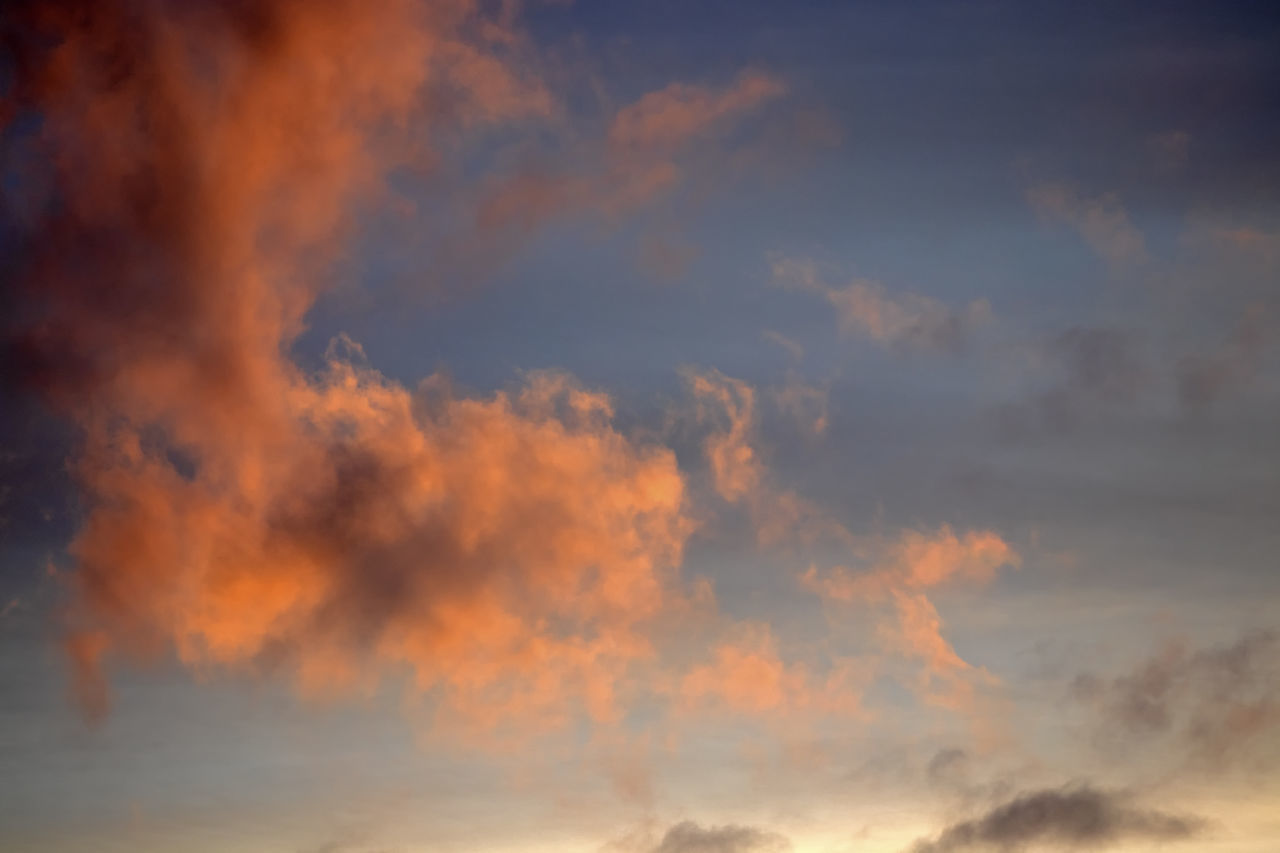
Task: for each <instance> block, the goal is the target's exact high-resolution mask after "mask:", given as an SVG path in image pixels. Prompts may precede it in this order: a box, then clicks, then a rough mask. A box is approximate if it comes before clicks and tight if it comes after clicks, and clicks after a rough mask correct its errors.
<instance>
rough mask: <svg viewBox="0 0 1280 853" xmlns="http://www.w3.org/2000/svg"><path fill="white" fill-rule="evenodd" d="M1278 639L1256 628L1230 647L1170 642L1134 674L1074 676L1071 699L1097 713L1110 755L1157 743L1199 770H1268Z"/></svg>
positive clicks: (1279, 687)
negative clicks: (1240, 765) (1231, 766)
mask: <svg viewBox="0 0 1280 853" xmlns="http://www.w3.org/2000/svg"><path fill="white" fill-rule="evenodd" d="M1278 653H1280V637H1277V634H1276V633H1275V632H1274V631H1254V632H1251V633H1249V634H1246V635H1245V636H1244V637H1242V638H1241V639H1240V640H1239V641H1237V642H1236V643H1233V644H1232V645H1230V646H1222V647H1213V648H1207V649H1200V650H1196V651H1189V650H1188V649H1186V648H1185V647H1183V646H1182V645H1179V644H1171V645H1169V646H1167V647H1166V648H1165V649H1164V650H1162V651H1161V652H1160V653H1159V654H1157V655H1155V656H1153V657H1151V658H1149V659H1148V660H1146V661H1143V662H1142V663H1141V664H1140V665H1139V666H1138V667H1136V668H1135V669H1134V670H1133V671H1131V672H1127V673H1124V674H1122V675H1118V676H1114V677H1111V678H1104V677H1100V676H1097V675H1094V674H1091V673H1086V674H1082V675H1080V676H1078V677H1077V678H1076V679H1075V680H1074V681H1073V682H1072V685H1071V692H1072V695H1073V696H1074V697H1075V698H1076V699H1077V700H1079V701H1081V702H1084V703H1086V704H1088V705H1091V706H1092V707H1094V708H1095V709H1096V710H1097V712H1098V713H1099V715H1100V720H1099V730H1098V738H1099V741H1100V743H1101V744H1102V745H1103V746H1104V748H1105V749H1107V751H1108V752H1109V753H1114V751H1115V750H1116V749H1117V748H1125V749H1133V748H1138V747H1141V746H1144V745H1147V746H1151V745H1156V744H1159V745H1160V746H1161V747H1162V748H1166V749H1167V747H1168V746H1169V745H1174V746H1176V747H1177V755H1178V757H1179V758H1182V757H1185V759H1186V760H1188V761H1190V762H1192V763H1193V764H1196V765H1199V766H1201V767H1205V768H1212V769H1221V768H1224V767H1226V766H1227V765H1229V764H1235V763H1244V764H1246V765H1249V764H1252V765H1261V766H1266V765H1267V764H1268V763H1269V762H1271V761H1272V760H1273V759H1275V758H1276V755H1275V752H1276V750H1275V749H1274V745H1271V744H1269V743H1268V741H1267V738H1266V736H1267V734H1268V733H1273V732H1275V731H1277V730H1278V729H1280V654H1278Z"/></svg>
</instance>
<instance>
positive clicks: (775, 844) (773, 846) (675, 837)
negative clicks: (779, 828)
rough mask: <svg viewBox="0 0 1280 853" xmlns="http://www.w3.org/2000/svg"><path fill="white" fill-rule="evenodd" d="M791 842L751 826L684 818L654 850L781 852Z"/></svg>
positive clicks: (683, 852)
mask: <svg viewBox="0 0 1280 853" xmlns="http://www.w3.org/2000/svg"><path fill="white" fill-rule="evenodd" d="M790 849H791V842H790V841H788V840H787V839H786V838H784V837H782V836H781V835H778V834H776V833H772V832H766V831H764V830H761V829H756V828H755V827H751V826H737V825H732V824H731V825H728V826H708V827H703V826H699V825H698V824H696V823H693V822H692V821H684V822H682V823H678V824H676V825H675V826H673V827H671V828H670V829H668V830H667V833H666V835H664V836H662V842H661V843H660V844H658V846H657V847H654V848H653V850H652V853H781V851H786V850H790Z"/></svg>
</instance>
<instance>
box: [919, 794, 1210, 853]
mask: <svg viewBox="0 0 1280 853" xmlns="http://www.w3.org/2000/svg"><path fill="white" fill-rule="evenodd" d="M1203 829H1204V821H1202V820H1201V819H1199V818H1197V817H1192V816H1187V815H1177V814H1171V813H1168V812H1163V811H1158V810H1155V809H1144V808H1139V807H1137V806H1134V805H1132V804H1131V803H1130V802H1129V800H1128V798H1127V797H1125V796H1123V795H1120V794H1117V793H1114V792H1108V791H1102V790H1098V789H1096V788H1090V787H1082V788H1065V789H1051V790H1043V791H1033V792H1030V793H1025V794H1022V795H1020V796H1018V797H1016V798H1014V799H1012V800H1010V801H1008V802H1006V803H1004V804H1002V805H999V806H997V807H995V808H993V809H991V810H990V811H989V812H987V813H986V814H984V815H982V816H980V817H977V818H973V819H971V820H965V821H961V822H959V823H954V824H952V825H951V826H948V827H947V828H946V829H944V830H943V831H942V832H941V833H939V834H938V835H937V836H936V837H935V838H932V839H922V840H920V841H917V842H916V843H915V844H914V845H913V846H912V847H911V853H984V851H990V853H1019V851H1029V850H1032V849H1038V848H1039V847H1040V846H1041V845H1056V846H1058V847H1067V848H1069V849H1088V850H1097V849H1100V848H1105V847H1109V846H1112V845H1115V844H1119V843H1122V842H1128V841H1136V842H1144V841H1145V842H1173V841H1185V840H1189V839H1192V838H1195V837H1196V836H1198V835H1199V834H1200V833H1201V832H1202V831H1203Z"/></svg>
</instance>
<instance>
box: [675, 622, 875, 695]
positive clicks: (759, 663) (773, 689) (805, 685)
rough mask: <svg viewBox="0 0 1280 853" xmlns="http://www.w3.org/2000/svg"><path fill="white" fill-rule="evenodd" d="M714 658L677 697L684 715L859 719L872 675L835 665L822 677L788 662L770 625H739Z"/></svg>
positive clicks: (847, 663) (695, 672) (691, 672)
mask: <svg viewBox="0 0 1280 853" xmlns="http://www.w3.org/2000/svg"><path fill="white" fill-rule="evenodd" d="M735 628H736V630H735V631H734V632H733V636H730V637H728V638H727V639H725V640H724V641H722V642H721V643H720V644H719V645H718V646H717V647H716V648H715V649H714V651H713V655H712V659H711V660H710V661H709V662H707V663H705V664H702V665H698V666H695V667H693V668H692V669H690V670H689V671H688V672H687V673H686V674H685V675H684V677H683V678H682V679H681V681H680V684H679V687H678V692H679V698H680V705H681V707H682V709H683V710H685V711H699V710H711V711H716V710H719V711H725V710H727V711H732V712H735V713H746V714H755V715H779V714H787V713H793V712H800V711H816V712H819V713H841V714H845V715H848V714H855V713H857V712H858V711H859V706H860V702H861V695H862V691H863V689H864V688H865V686H866V684H865V682H866V680H867V675H868V673H867V672H866V671H865V669H864V668H859V667H857V666H855V665H854V663H853V662H850V661H837V662H836V663H835V664H834V665H833V666H831V667H830V670H829V671H828V672H827V673H826V676H825V678H821V677H819V676H818V675H817V674H816V673H813V672H811V671H810V670H809V669H808V668H807V667H806V666H804V665H803V664H800V663H791V662H787V661H784V660H783V659H782V657H781V656H780V655H779V653H778V648H777V641H776V639H775V638H774V635H773V632H772V630H771V629H770V628H769V626H768V625H759V624H755V625H753V624H743V625H738V626H735Z"/></svg>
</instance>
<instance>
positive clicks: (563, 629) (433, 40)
mask: <svg viewBox="0 0 1280 853" xmlns="http://www.w3.org/2000/svg"><path fill="white" fill-rule="evenodd" d="M18 14H21V15H24V16H26V18H25V24H26V26H27V29H25V30H23V29H19V30H17V32H19V33H20V34H21V33H25V34H26V37H25V38H24V39H17V40H16V44H17V48H18V49H19V50H21V51H22V52H23V61H22V62H20V63H18V64H17V67H18V68H19V71H20V74H19V77H18V80H17V83H16V85H15V98H16V101H17V102H18V103H19V104H20V107H21V109H23V110H27V111H29V112H31V113H32V115H35V116H37V117H38V119H39V121H40V122H42V130H41V135H40V138H39V141H40V145H41V146H43V148H42V155H43V158H44V159H43V168H45V169H46V170H47V172H48V176H49V178H50V181H51V185H52V187H53V188H54V194H55V198H56V203H50V204H49V205H47V206H46V207H45V208H43V209H41V210H37V211H33V214H35V215H36V218H35V219H33V220H31V221H30V222H29V226H30V227H29V232H28V233H27V234H26V235H25V237H24V239H25V243H24V247H25V253H24V255H23V256H22V258H21V259H20V261H21V263H20V264H19V265H18V267H17V269H16V270H15V272H16V273H17V274H18V275H19V276H20V292H21V297H22V298H21V301H20V302H19V303H18V305H19V309H20V310H19V311H18V312H16V313H15V315H14V316H15V317H17V318H18V320H19V322H18V324H17V328H16V332H15V334H14V335H13V336H11V338H10V339H9V340H8V341H7V342H6V343H7V345H8V351H9V353H10V355H11V356H12V358H11V359H10V365H11V367H13V368H14V369H15V371H16V372H17V373H18V374H19V376H20V377H21V379H22V380H23V381H24V382H25V384H26V385H27V386H28V387H31V388H34V389H35V390H37V391H39V392H40V393H41V394H43V396H44V398H45V399H46V400H48V401H49V402H50V403H51V405H53V406H54V407H55V408H56V409H57V410H58V411H59V412H61V413H63V414H65V415H66V416H67V417H68V418H70V419H71V420H73V421H74V422H75V423H76V424H77V426H78V427H79V429H80V432H81V440H80V442H79V447H78V449H77V451H76V454H75V459H74V472H75V476H76V478H77V480H78V482H79V484H80V486H81V488H82V490H83V495H84V499H85V508H86V512H85V517H84V521H83V524H82V526H81V528H80V530H79V532H78V534H77V536H76V538H75V541H74V543H73V545H72V546H71V552H72V554H73V555H74V557H75V559H76V561H77V571H76V572H75V575H74V580H73V589H74V601H73V602H72V604H71V608H70V616H69V620H70V623H71V629H70V633H69V635H68V639H67V643H66V645H67V651H68V654H69V656H70V658H71V661H72V664H73V670H74V674H75V680H76V691H77V694H78V695H79V697H80V701H81V703H82V705H83V706H84V707H85V708H86V710H88V711H89V712H90V713H91V714H94V715H100V714H101V713H103V712H104V711H105V708H106V704H107V689H106V681H105V677H104V666H109V665H110V663H111V661H113V660H119V659H121V658H125V659H129V660H135V661H146V660H154V659H156V658H158V657H160V656H162V655H166V654H169V653H176V655H177V656H178V658H179V659H180V660H181V661H182V662H183V663H184V664H185V665H187V666H188V667H190V668H192V669H193V670H196V671H199V672H224V671H230V672H244V671H251V672H274V673H280V674H282V675H287V676H288V677H289V678H291V679H292V680H293V681H294V683H296V684H297V685H298V688H299V689H300V690H301V691H303V692H305V693H309V694H310V693H319V692H329V691H344V690H355V689H369V688H370V687H371V686H372V684H374V683H376V682H377V680H378V679H379V678H380V677H382V676H383V675H385V674H388V673H395V674H396V676H397V677H399V676H401V675H403V674H405V673H407V674H408V677H409V681H410V684H411V688H412V689H413V690H414V691H415V692H416V693H420V694H422V695H423V696H427V697H429V698H430V700H431V701H432V702H433V704H434V705H435V707H436V709H437V719H438V721H439V723H440V724H441V725H447V726H451V727H455V728H467V729H487V728H493V727H496V726H499V725H502V724H504V723H512V724H513V725H518V726H519V727H527V728H539V727H545V726H552V725H558V724H561V723H563V722H565V721H566V720H567V719H570V718H571V717H572V716H574V715H576V714H579V713H584V714H585V715H587V716H589V717H591V718H594V719H599V720H604V719H613V718H614V716H615V715H616V714H617V713H618V706H617V701H618V696H617V691H618V689H619V685H621V684H623V682H624V680H625V677H626V675H627V672H628V670H629V667H631V666H632V665H633V664H636V663H637V662H641V661H644V660H645V659H647V658H648V657H649V656H650V655H651V653H652V652H651V649H650V646H649V643H648V641H647V639H646V636H645V629H644V626H645V624H646V623H647V622H648V621H650V620H652V619H653V618H654V617H655V616H656V615H657V614H659V613H660V612H661V611H662V610H663V608H664V607H666V606H667V605H668V604H670V603H672V602H673V601H675V600H677V599H679V597H680V595H681V593H680V591H679V589H678V582H677V579H676V578H675V567H677V566H678V565H679V563H680V561H681V553H682V548H683V544H684V540H685V538H686V537H687V535H688V533H689V531H690V529H691V524H690V522H689V520H688V518H687V517H686V510H685V496H684V482H683V477H682V476H681V474H680V472H679V470H678V469H677V467H676V462H675V457H674V454H672V453H671V451H670V450H668V449H666V448H663V447H659V446H653V445H649V444H645V443H641V442H636V441H633V440H631V439H629V438H628V437H627V436H625V435H623V434H622V433H620V432H618V431H617V430H616V429H615V428H614V426H613V423H612V409H611V403H610V401H609V399H608V397H607V396H606V395H604V394H601V393H599V392H596V391H593V390H589V389H586V388H583V387H581V386H580V385H578V384H577V383H576V382H575V381H574V380H572V379H571V378H570V377H567V376H563V375H558V374H551V373H535V374H530V375H529V376H528V378H527V381H526V382H525V383H524V384H523V385H522V386H520V387H518V388H514V389H509V390H505V391H500V392H498V393H495V394H493V395H490V396H487V397H463V396H458V395H455V394H454V393H452V391H451V390H450V389H449V388H448V387H447V385H446V383H444V382H443V381H442V380H441V379H439V378H438V377H433V378H431V379H429V380H428V381H427V382H426V383H424V385H423V386H422V388H420V389H419V390H418V391H417V392H415V391H411V390H409V389H408V388H406V387H404V386H402V385H400V384H399V383H397V382H394V381H391V380H389V379H388V378H386V377H384V376H382V375H381V374H379V373H378V372H377V371H376V370H374V369H372V368H370V367H368V366H367V365H366V364H365V363H364V360H363V354H362V353H361V352H360V350H359V347H358V346H357V345H355V344H354V343H353V342H351V341H348V340H345V339H340V340H338V341H336V342H335V345H334V347H333V348H332V349H331V351H330V353H329V354H328V355H327V356H326V358H325V362H324V365H323V366H322V367H321V368H320V369H319V370H316V371H309V370H305V369H303V368H302V367H301V366H299V365H298V364H297V363H295V362H294V360H293V359H292V358H290V357H289V355H288V353H289V351H290V347H291V345H292V344H293V342H294V341H295V339H296V337H297V335H298V334H299V332H300V331H301V329H302V328H303V326H304V323H305V317H306V315H307V312H308V311H309V309H310V308H311V306H312V305H313V304H314V302H315V300H316V299H317V298H318V296H319V295H320V293H321V292H322V290H323V288H324V282H325V281H326V278H327V274H328V273H329V271H330V265H331V263H332V262H333V261H334V260H335V259H336V253H337V251H338V247H340V246H341V245H342V238H343V237H344V236H345V235H347V234H348V233H350V231H351V230H352V229H353V228H354V227H355V215H356V213H357V212H358V211H360V210H361V209H363V205H365V204H367V203H371V202H372V201H373V200H374V199H376V198H377V197H378V195H379V193H380V191H381V180H382V175H383V174H384V173H385V172H386V170H387V169H389V168H391V167H392V166H394V165H397V164H399V163H401V162H403V160H404V157H405V156H406V155H405V151H406V148H407V147H408V146H409V144H410V143H419V142H421V141H423V140H424V139H430V138H431V133H430V132H431V131H435V130H439V129H440V128H442V127H449V128H451V129H453V130H455V131H456V130H459V129H462V130H465V129H467V128H469V127H472V126H475V125H481V124H490V123H493V122H498V121H503V120H523V119H526V118H528V117H529V116H531V115H538V114H541V113H544V112H545V111H546V110H547V109H549V106H548V104H549V101H548V96H546V95H545V93H544V90H543V89H542V87H541V85H540V84H539V83H538V82H537V81H536V80H532V79H530V78H529V77H528V75H527V74H526V73H525V72H524V71H523V70H522V68H521V67H520V66H519V64H518V62H517V61H516V59H515V58H513V55H512V53H511V51H510V45H512V44H513V43H515V42H517V41H518V39H516V37H515V36H512V37H511V38H504V37H499V36H501V35H502V34H503V33H505V32H507V31H506V29H505V25H504V24H503V22H502V21H495V20H488V19H483V18H481V17H480V16H479V15H478V14H477V13H476V11H475V8H474V7H473V5H472V4H470V3H467V2H430V3H417V2H407V0H392V2H387V3H379V4H375V6H372V7H371V6H369V5H368V4H365V3H359V2H355V0H322V1H321V2H314V3H291V2H262V3H253V4H239V3H232V4H226V3H201V2H197V3H189V4H185V3H184V4H160V5H156V4H150V5H147V6H145V7H142V8H141V9H140V8H139V7H138V6H137V5H136V4H133V3H125V2H93V3H88V2H84V3H76V2H63V3H52V2H50V3H43V4H27V5H26V6H23V7H21V9H20V10H18ZM476 33H483V34H484V35H476ZM122 57H123V58H127V60H128V61H127V62H126V61H121V58H122ZM424 131H425V135H424ZM414 156H418V154H417V153H415V154H414Z"/></svg>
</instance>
